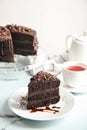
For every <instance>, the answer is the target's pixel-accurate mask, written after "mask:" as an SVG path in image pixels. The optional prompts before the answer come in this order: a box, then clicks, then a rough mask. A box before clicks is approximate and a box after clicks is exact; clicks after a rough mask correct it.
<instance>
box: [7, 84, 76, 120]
mask: <svg viewBox="0 0 87 130" xmlns="http://www.w3.org/2000/svg"><path fill="white" fill-rule="evenodd" d="M27 90H28V88H27V87H24V88H21V89H19V90H17V91H16V92H15V93H14V94H13V95H12V96H11V97H10V99H9V102H8V104H9V107H10V109H11V110H12V111H13V112H14V113H16V114H17V115H18V116H20V117H23V118H26V119H31V120H38V121H46V120H53V119H57V118H61V117H64V116H65V115H67V114H68V113H69V112H70V111H71V110H72V109H73V107H74V98H73V95H72V94H71V93H69V92H67V91H66V90H65V89H64V88H63V87H62V86H61V87H60V96H61V99H62V103H60V104H61V105H59V104H54V105H53V106H55V105H56V106H57V107H59V106H60V109H59V112H56V113H55V114H54V112H53V111H50V110H48V111H44V112H41V111H38V112H30V111H31V110H27V109H26V105H25V107H24V106H23V107H20V100H21V96H22V97H26V95H27ZM25 104H26V103H25ZM50 107H51V105H50Z"/></svg>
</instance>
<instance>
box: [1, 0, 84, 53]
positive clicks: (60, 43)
mask: <svg viewBox="0 0 87 130" xmlns="http://www.w3.org/2000/svg"><path fill="white" fill-rule="evenodd" d="M5 24H21V25H25V26H29V27H31V28H33V29H35V30H36V31H37V34H38V40H39V44H40V46H41V47H42V48H45V49H48V50H49V51H57V52H58V53H60V52H61V51H63V50H65V39H66V36H67V35H68V34H75V33H76V34H78V33H82V32H83V31H85V30H87V0H0V25H5Z"/></svg>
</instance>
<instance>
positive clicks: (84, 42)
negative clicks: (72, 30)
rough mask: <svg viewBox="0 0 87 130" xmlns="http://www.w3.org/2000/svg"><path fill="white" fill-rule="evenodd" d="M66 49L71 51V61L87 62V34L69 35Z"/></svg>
mask: <svg viewBox="0 0 87 130" xmlns="http://www.w3.org/2000/svg"><path fill="white" fill-rule="evenodd" d="M66 49H67V50H68V52H69V61H80V62H84V63H87V35H81V36H77V37H74V36H72V35H69V36H67V38H66Z"/></svg>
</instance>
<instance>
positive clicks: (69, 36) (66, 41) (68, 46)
mask: <svg viewBox="0 0 87 130" xmlns="http://www.w3.org/2000/svg"><path fill="white" fill-rule="evenodd" d="M69 39H71V40H72V39H74V37H73V36H72V35H68V36H67V37H66V40H65V46H66V50H67V52H69V49H70V46H71V42H68V41H69ZM68 43H69V44H68Z"/></svg>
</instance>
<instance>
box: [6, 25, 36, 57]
mask: <svg viewBox="0 0 87 130" xmlns="http://www.w3.org/2000/svg"><path fill="white" fill-rule="evenodd" d="M6 27H7V28H8V29H9V30H10V32H11V35H12V39H13V44H14V52H15V54H18V55H23V56H28V55H36V54H37V50H38V40H37V37H36V31H35V30H32V29H31V28H28V27H24V26H17V25H7V26H6Z"/></svg>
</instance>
